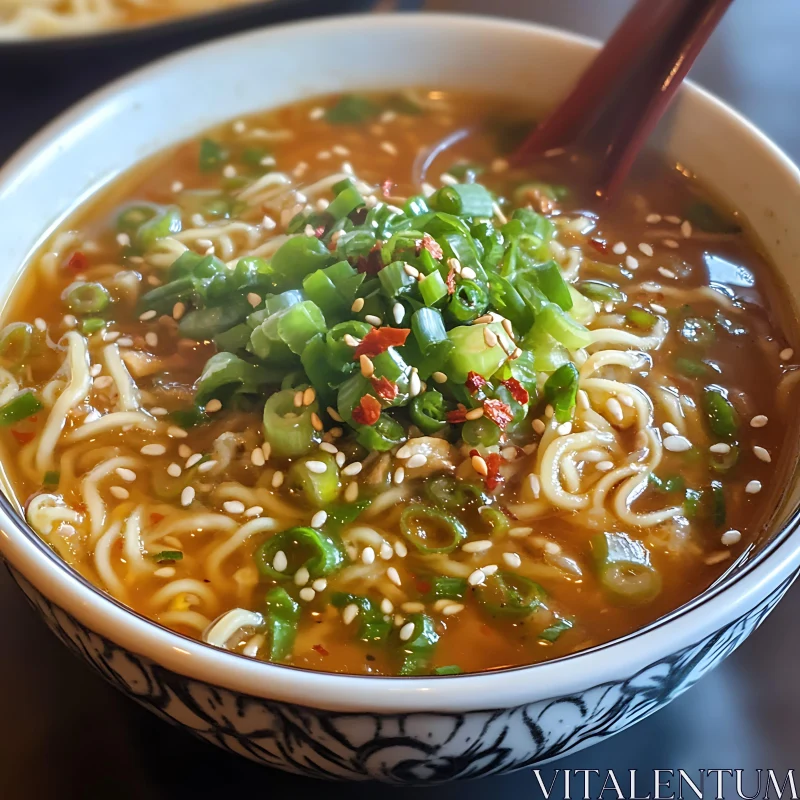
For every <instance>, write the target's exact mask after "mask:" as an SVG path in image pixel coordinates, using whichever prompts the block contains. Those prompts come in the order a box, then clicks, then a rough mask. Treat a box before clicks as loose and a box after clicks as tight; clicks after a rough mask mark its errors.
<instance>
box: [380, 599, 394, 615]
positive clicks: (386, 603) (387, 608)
mask: <svg viewBox="0 0 800 800" xmlns="http://www.w3.org/2000/svg"><path fill="white" fill-rule="evenodd" d="M381 611H382V612H383V613H384V614H391V613H392V612H393V611H394V605H393V604H392V601H391V600H390V599H389V598H388V597H384V598H383V600H381Z"/></svg>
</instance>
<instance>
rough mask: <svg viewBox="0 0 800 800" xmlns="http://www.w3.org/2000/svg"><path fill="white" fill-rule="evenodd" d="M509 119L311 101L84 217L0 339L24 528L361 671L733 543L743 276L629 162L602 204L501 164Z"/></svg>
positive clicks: (651, 581) (256, 639) (777, 461)
mask: <svg viewBox="0 0 800 800" xmlns="http://www.w3.org/2000/svg"><path fill="white" fill-rule="evenodd" d="M533 117H534V114H533V111H532V110H530V109H524V108H521V107H520V106H519V104H518V103H511V102H509V101H506V100H502V99H498V98H492V97H476V96H473V95H461V94H453V93H449V92H441V91H422V90H420V91H409V92H403V93H397V94H390V95H372V96H355V95H343V96H335V97H323V98H317V99H314V100H312V101H308V102H303V103H298V104H296V105H292V106H290V107H286V108H279V109H277V110H273V111H269V112H266V113H263V114H259V115H256V116H253V117H250V118H246V119H239V120H235V121H233V122H231V123H226V124H225V125H222V126H220V127H218V128H216V129H214V130H212V131H209V132H208V133H207V134H205V135H203V136H202V137H198V138H197V139H196V140H192V141H189V142H186V143H184V144H182V145H180V146H178V147H175V148H172V149H171V150H170V151H168V152H165V153H163V154H161V155H159V156H158V157H157V158H155V159H153V160H151V161H150V162H148V163H146V164H144V165H142V166H141V167H140V168H138V169H136V170H135V171H133V172H132V173H131V174H129V175H127V176H125V177H124V178H122V179H121V180H120V181H118V182H117V183H116V184H115V185H114V186H112V187H111V188H110V189H109V190H108V191H106V192H104V193H103V194H102V196H100V197H98V198H97V199H96V200H95V201H94V202H92V203H91V204H90V205H89V206H88V207H86V208H85V209H83V210H82V211H81V212H80V214H79V215H78V216H77V217H76V218H75V219H73V220H72V221H71V222H70V223H69V225H68V226H65V227H64V228H63V229H62V230H60V231H59V232H58V233H56V234H55V235H54V236H53V237H52V239H51V241H50V242H49V244H48V245H47V247H46V248H45V250H44V251H43V252H42V253H40V254H39V255H38V256H37V257H36V258H35V259H34V260H33V262H32V263H31V264H30V265H29V267H28V268H27V272H26V273H25V276H24V279H23V281H22V282H21V284H20V286H19V289H18V291H17V292H16V294H15V296H14V297H13V299H12V301H11V303H10V306H9V307H8V308H7V310H6V315H5V319H6V321H7V323H9V325H8V327H6V328H5V329H4V331H3V334H2V337H1V338H0V352H1V353H2V364H3V369H2V371H0V378H2V393H0V421H2V422H3V423H4V424H3V427H2V439H3V444H4V447H5V453H6V457H5V460H4V461H5V465H6V469H7V471H8V473H9V479H10V484H11V486H12V487H13V492H14V494H15V495H16V498H17V499H18V500H19V502H20V503H21V504H24V508H25V513H26V516H27V520H28V522H29V523H30V525H31V526H32V527H33V529H34V530H35V531H36V532H37V533H38V534H39V535H40V536H41V537H42V538H43V539H44V540H45V541H46V542H47V543H48V544H49V545H50V546H51V547H52V548H53V549H54V550H55V551H56V552H57V553H58V554H59V555H60V556H61V557H62V558H63V559H65V560H66V561H67V562H68V563H69V564H70V565H72V566H73V567H74V568H75V569H76V570H77V571H79V572H80V573H81V574H82V575H84V576H85V577H87V578H88V579H89V580H91V581H92V582H93V583H94V584H96V585H97V586H98V587H99V588H100V589H101V590H103V591H105V592H108V593H109V594H110V595H112V596H113V597H115V598H117V599H118V600H120V601H122V602H123V603H125V604H127V605H128V606H130V607H131V608H132V609H134V610H135V611H137V612H139V613H140V614H143V615H145V616H147V617H149V618H151V619H153V620H155V621H156V622H159V623H161V624H162V625H165V626H168V627H170V628H172V629H174V630H176V631H178V632H180V633H182V634H186V635H188V636H193V637H198V638H203V639H204V640H205V641H208V642H210V643H212V644H215V645H217V646H219V647H224V648H227V649H229V650H232V651H236V652H238V653H243V654H245V655H247V656H250V657H253V658H258V659H262V660H271V661H274V662H277V663H284V664H290V665H294V666H297V667H305V668H310V669H317V670H326V671H335V672H349V673H356V674H379V675H395V674H403V675H415V674H455V673H458V672H461V671H465V672H475V671H481V670H490V669H498V668H502V667H507V666H514V665H522V664H530V663H534V662H538V661H542V660H545V659H551V658H555V657H559V656H564V655H567V654H570V653H574V652H576V651H580V650H582V649H585V648H587V647H591V646H594V645H597V644H600V643H603V642H607V641H609V640H612V639H614V638H617V637H620V636H623V635H625V634H628V633H630V632H632V631H635V630H637V629H638V628H640V627H642V626H644V625H646V624H647V623H650V622H652V621H653V620H655V619H657V618H659V617H660V616H662V615H664V614H666V613H668V612H670V611H672V610H673V609H675V608H677V607H679V606H681V605H682V604H684V603H685V602H687V601H688V600H690V599H692V598H693V597H695V596H697V595H698V594H700V593H701V592H702V591H703V590H705V589H706V588H707V587H708V586H709V585H711V584H712V583H713V582H714V581H715V580H716V579H717V578H719V576H720V575H721V574H722V573H723V572H724V571H725V570H726V569H728V568H730V567H731V565H732V564H733V563H734V562H735V561H736V560H737V559H739V558H744V557H746V555H747V553H748V552H749V551H750V550H751V549H752V548H753V547H754V544H755V543H756V541H757V539H758V537H759V536H760V535H761V533H762V532H763V530H764V527H765V524H766V523H767V522H768V520H769V518H770V514H771V511H772V509H773V508H774V507H775V505H776V503H777V499H778V497H779V494H780V486H781V482H782V480H781V479H782V476H783V475H784V474H785V473H786V471H787V470H788V469H790V468H791V467H792V465H793V460H794V445H793V442H794V440H795V438H796V430H795V421H794V419H793V418H792V417H791V416H790V415H789V414H788V408H787V401H788V398H789V393H790V391H791V388H792V386H793V385H794V382H795V380H794V379H795V376H796V375H797V373H796V372H794V371H793V369H794V368H793V366H792V365H793V364H794V361H793V354H792V351H791V346H790V344H789V342H788V341H787V339H786V337H785V334H784V333H783V332H782V331H781V330H780V329H779V328H778V326H777V322H776V319H777V317H776V315H775V314H774V313H773V310H772V309H773V305H772V303H774V302H776V296H777V295H778V293H777V292H776V291H775V287H774V286H773V284H772V281H773V276H772V274H771V271H770V267H769V265H768V264H767V263H766V261H765V259H764V257H763V255H762V254H761V252H760V251H759V248H758V247H757V245H756V244H755V243H754V242H753V241H752V239H751V238H750V237H749V235H748V234H747V232H746V231H744V230H743V229H742V227H743V223H742V221H741V220H740V219H739V218H738V217H737V215H736V214H734V213H728V212H727V211H725V210H724V209H720V207H719V206H718V205H717V204H715V203H713V202H711V201H709V199H708V197H707V196H706V195H705V193H704V192H703V191H702V189H701V188H700V187H699V186H698V185H697V183H696V181H695V180H694V179H693V178H692V176H690V175H687V174H686V173H685V171H684V170H682V169H680V168H678V169H676V168H675V165H673V164H668V163H665V162H664V161H663V160H662V159H661V158H660V157H656V156H654V155H649V156H647V157H644V158H643V159H642V160H641V162H640V164H639V165H638V167H637V169H636V171H635V173H634V175H633V176H632V178H631V179H630V180H629V182H628V184H627V186H626V188H625V191H624V193H623V194H622V196H621V197H620V198H619V199H618V200H616V201H615V202H614V203H602V202H600V201H598V200H597V199H596V197H595V196H594V195H593V193H592V191H591V187H592V181H591V178H592V174H593V166H594V165H593V163H592V162H591V160H590V159H588V158H586V157H585V156H583V155H582V154H575V153H567V152H563V151H551V152H550V153H547V154H546V156H545V157H544V158H542V159H541V160H540V161H539V162H537V163H536V164H534V165H532V166H527V167H525V168H518V167H514V166H513V165H511V164H510V162H509V154H510V153H511V152H512V150H513V147H514V146H515V143H516V141H518V138H519V134H520V132H524V131H525V130H526V128H529V126H530V124H531V120H532V119H533ZM462 128H469V129H470V130H472V131H473V133H472V135H470V136H468V137H467V138H466V139H464V140H462V141H461V142H459V143H457V144H456V145H454V146H453V147H452V148H451V149H449V150H447V151H446V152H445V153H444V154H443V155H441V156H440V157H439V158H438V159H437V160H436V162H435V164H434V168H433V169H432V170H429V174H428V175H427V181H428V182H424V183H422V184H421V185H420V184H419V183H417V180H416V174H417V169H418V165H419V163H420V154H423V153H425V152H426V151H427V149H428V148H430V147H431V146H432V145H433V144H435V143H436V142H437V141H439V140H441V139H442V138H443V137H445V136H446V135H448V134H450V133H452V132H453V131H455V130H459V129H462ZM265 406H266V407H265Z"/></svg>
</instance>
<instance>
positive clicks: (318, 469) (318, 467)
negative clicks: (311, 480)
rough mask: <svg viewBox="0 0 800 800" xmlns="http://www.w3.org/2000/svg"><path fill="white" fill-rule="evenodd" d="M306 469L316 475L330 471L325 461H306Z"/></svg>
mask: <svg viewBox="0 0 800 800" xmlns="http://www.w3.org/2000/svg"><path fill="white" fill-rule="evenodd" d="M306 469H307V470H308V471H309V472H313V473H314V474H315V475H322V473H323V472H325V471H326V470H327V469H328V465H327V464H326V463H325V462H324V461H306Z"/></svg>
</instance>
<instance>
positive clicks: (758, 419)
mask: <svg viewBox="0 0 800 800" xmlns="http://www.w3.org/2000/svg"><path fill="white" fill-rule="evenodd" d="M768 422H769V419H768V418H767V417H765V416H764V415H763V414H756V416H755V417H753V419H751V420H750V427H751V428H763V427H764V426H765V425H766V424H767V423H768Z"/></svg>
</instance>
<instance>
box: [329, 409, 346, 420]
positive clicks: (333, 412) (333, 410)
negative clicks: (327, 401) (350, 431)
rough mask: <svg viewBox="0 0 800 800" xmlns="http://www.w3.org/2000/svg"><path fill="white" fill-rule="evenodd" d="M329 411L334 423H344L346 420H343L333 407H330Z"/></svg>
mask: <svg viewBox="0 0 800 800" xmlns="http://www.w3.org/2000/svg"><path fill="white" fill-rule="evenodd" d="M327 411H328V416H329V417H330V418H331V419H332V420H333V421H334V422H344V420H343V419H342V417H341V415H340V414H339V412H338V411H337V410H336V409H335V408H332V407H331V406H328V408H327Z"/></svg>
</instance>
